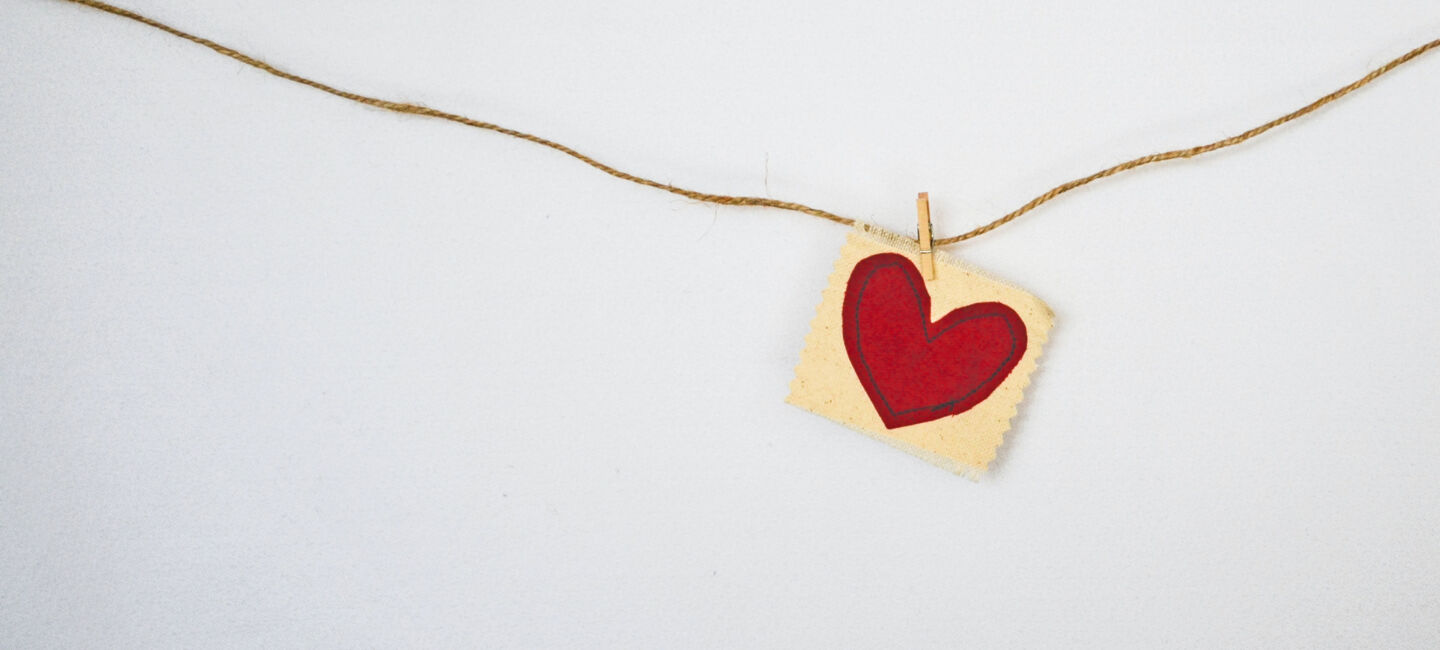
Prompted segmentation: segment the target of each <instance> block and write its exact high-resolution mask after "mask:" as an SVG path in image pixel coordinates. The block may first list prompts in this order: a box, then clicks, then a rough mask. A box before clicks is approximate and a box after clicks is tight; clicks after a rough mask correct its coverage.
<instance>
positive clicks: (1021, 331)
mask: <svg viewBox="0 0 1440 650" xmlns="http://www.w3.org/2000/svg"><path fill="white" fill-rule="evenodd" d="M891 269H894V270H898V271H899V272H900V273H902V274H903V277H904V279H905V281H906V282H907V283H908V285H909V288H910V290H911V291H912V292H913V294H914V298H915V304H916V306H917V307H918V309H919V310H920V322H921V323H923V324H924V325H923V327H924V336H925V345H926V346H927V347H926V349H925V354H926V355H927V356H928V355H931V354H933V353H934V350H933V348H934V347H935V345H936V343H937V341H940V340H941V339H942V338H943V339H949V338H950V337H955V336H960V337H966V336H967V333H968V334H969V339H971V340H970V342H971V343H973V344H977V345H985V346H987V347H992V348H993V349H987V350H985V351H984V352H985V353H986V354H991V355H992V356H995V353H996V352H997V351H998V350H1000V349H1001V348H999V347H993V346H995V345H1003V344H1004V341H1003V340H1001V341H1000V342H999V343H998V344H997V342H996V340H994V337H993V336H992V337H990V338H988V339H987V338H985V337H981V336H978V335H976V334H975V330H976V326H973V325H972V326H969V327H965V326H964V324H965V323H980V322H983V321H985V320H986V319H992V318H998V319H1000V320H1001V322H1002V323H1003V324H1004V325H1005V327H1006V328H1007V329H1008V332H1009V344H1010V349H1009V350H1008V351H1007V353H1006V354H1005V355H1004V359H1003V360H1002V361H1001V362H1000V363H999V364H998V365H996V366H995V367H994V368H993V370H991V371H990V372H989V374H985V373H983V372H982V373H980V374H982V375H984V376H983V377H977V376H966V374H967V373H966V368H965V367H963V366H962V364H961V363H959V361H960V359H956V358H953V357H951V358H927V359H925V360H924V364H925V366H926V369H927V370H926V371H927V373H929V374H932V375H937V376H939V377H940V378H942V379H947V380H953V381H954V382H955V383H954V385H953V387H949V388H947V387H946V386H945V385H944V382H938V383H937V382H927V383H925V384H924V385H920V382H917V381H915V378H914V377H905V376H901V375H903V374H904V371H903V366H904V364H905V363H906V362H905V361H903V360H898V359H888V358H884V357H883V356H877V355H875V354H872V355H871V356H870V357H867V356H866V355H865V352H864V348H863V347H862V346H861V338H862V336H864V335H865V333H864V332H861V320H860V304H861V302H862V301H863V300H864V299H865V296H866V292H867V290H873V289H871V280H872V278H874V277H875V276H876V275H877V274H879V273H885V272H894V271H892V270H891ZM872 295H873V294H872ZM841 317H842V320H843V325H842V330H843V333H844V338H845V351H846V352H847V353H849V355H850V365H851V367H852V368H854V370H855V374H856V376H858V377H859V378H860V384H861V385H862V386H864V387H865V393H866V394H868V395H869V396H870V402H871V403H872V404H874V406H875V411H876V413H878V414H879V415H880V419H881V421H883V422H884V423H885V428H887V429H894V428H896V427H903V426H908V425H911V424H918V423H921V422H929V421H931V420H938V419H940V418H943V417H946V416H949V415H955V414H957V413H963V412H965V411H967V410H970V409H971V408H974V407H975V405H977V404H979V403H980V402H983V401H985V398H987V397H989V396H990V394H991V393H993V392H995V389H996V388H999V386H1000V384H1001V383H1003V382H1004V381H1005V378H1006V377H1008V376H1010V372H1011V371H1012V370H1014V369H1015V366H1016V364H1019V363H1020V359H1021V358H1022V357H1024V356H1025V348H1026V344H1027V342H1028V340H1029V337H1028V336H1027V333H1026V330H1025V321H1023V320H1021V319H1020V315H1019V314H1017V313H1015V310H1014V309H1011V308H1010V307H1008V306H1006V305H1004V304H1002V303H998V302H979V303H974V304H970V305H966V306H964V307H961V308H959V309H956V310H954V311H951V312H950V313H948V314H946V315H945V317H944V318H941V319H940V320H938V321H935V322H933V323H932V322H930V292H929V291H928V290H926V288H925V280H924V279H923V278H921V277H920V272H919V271H918V270H916V269H915V265H914V264H913V263H911V262H910V259H909V258H907V257H905V256H903V255H897V254H895V253H880V254H878V255H872V256H870V257H867V258H865V259H863V260H860V262H859V263H858V264H856V265H855V268H854V269H853V270H852V271H851V272H850V280H849V282H848V283H847V284H846V285H845V303H844V306H843V307H842V309H841ZM906 318H907V319H908V318H909V317H906ZM889 325H890V326H891V327H892V328H893V327H894V326H895V325H899V326H900V327H904V326H905V325H904V324H903V323H898V322H893V321H892V322H891V323H890V324H889ZM957 328H958V329H957ZM887 334H890V335H892V336H893V335H894V334H893V329H887V330H876V331H874V332H871V334H870V335H871V336H882V337H883V336H886V335H887ZM992 334H993V332H992ZM962 342H964V341H962ZM947 343H950V342H949V341H947ZM951 344H952V345H953V343H951ZM910 362H913V359H911V360H910ZM947 364H948V365H947ZM972 370H973V369H972ZM896 373H900V374H899V375H897V374H896ZM970 374H972V375H973V374H975V373H973V372H971V373H970ZM877 375H878V376H877ZM882 383H884V384H885V385H886V388H885V390H884V391H882V389H881V386H880V384H882ZM886 391H888V392H889V393H890V395H888V396H887V395H886ZM901 393H903V394H901ZM937 393H938V397H937ZM917 394H921V395H923V397H921V398H920V399H921V400H925V399H926V398H927V397H928V399H929V400H930V401H922V405H920V406H911V407H908V408H902V409H899V410H897V409H895V408H892V407H891V403H892V402H894V401H895V400H896V399H902V400H904V399H908V400H910V401H915V399H916V395H917ZM941 397H943V399H940V401H933V400H935V399H939V398H941Z"/></svg>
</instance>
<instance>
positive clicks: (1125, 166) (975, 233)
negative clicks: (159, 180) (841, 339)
mask: <svg viewBox="0 0 1440 650" xmlns="http://www.w3.org/2000/svg"><path fill="white" fill-rule="evenodd" d="M65 1H66V2H73V3H75V4H79V5H84V6H87V7H91V8H94V9H98V10H100V11H103V12H106V13H109V14H114V15H116V16H120V17H122V18H128V19H130V20H133V21H135V22H138V23H141V24H143V25H147V26H149V27H153V28H155V29H158V30H160V31H163V32H166V33H168V34H171V35H174V36H177V37H180V38H183V39H185V40H187V41H190V42H192V43H195V44H197V45H202V46H204V47H207V48H209V49H211V50H213V51H215V52H216V53H219V54H222V55H224V56H227V57H229V58H231V59H234V60H236V61H239V62H241V63H243V64H245V65H248V66H250V67H253V68H256V69H258V70H262V71H264V72H268V73H270V74H272V75H275V76H277V77H280V78H281V79H285V80H287V81H293V82H295V83H298V84H301V85H303V86H309V87H311V88H314V89H316V90H319V91H322V92H326V93H329V94H331V95H334V96H336V97H341V98H344V99H348V100H350V101H352V102H357V103H360V104H365V105H367V106H374V107H376V108H382V109H385V110H389V111H394V112H396V113H407V114H410V115H423V116H425V117H433V118H438V119H442V120H446V121H450V122H455V123H457V124H463V125H465V126H469V127H474V128H477V129H483V130H486V131H493V132H495V133H500V134H503V135H508V136H510V137H512V138H519V139H521V140H525V141H527V142H533V143H535V144H538V145H540V146H542V147H548V148H550V149H553V150H555V151H558V152H560V153H563V154H565V155H567V156H570V157H572V158H575V159H576V160H579V161H580V162H583V163H585V164H587V165H590V166H591V167H594V168H595V169H598V170H600V171H602V172H605V173H606V174H609V175H611V176H614V177H616V178H619V179H621V180H626V181H630V182H631V183H636V184H639V185H644V186H646V187H653V188H655V189H657V190H663V191H666V192H669V193H671V194H678V195H680V196H683V197H685V198H688V199H693V200H695V201H703V202H706V203H715V204H719V205H737V206H755V207H766V208H776V209H779V210H790V211H793V212H800V213H803V214H808V215H811V216H815V217H819V218H821V219H825V220H827V221H833V222H835V223H839V224H844V225H847V226H852V225H854V224H855V220H854V219H851V218H849V217H844V216H841V215H838V214H835V213H834V212H829V211H826V210H821V209H819V208H813V207H810V206H808V205H805V204H802V203H795V202H792V201H781V200H777V199H771V198H766V197H758V196H732V195H728V194H711V193H708V192H698V191H695V190H691V189H686V188H683V187H678V186H675V185H671V184H669V183H662V182H660V181H656V180H652V179H649V178H645V177H643V176H638V175H635V174H631V173H629V172H625V171H622V170H620V169H616V168H615V167H611V166H610V165H607V164H605V163H603V162H600V161H599V160H596V159H594V158H591V157H590V156H587V155H585V154H583V153H581V152H579V151H576V150H575V149H572V148H570V147H568V146H566V145H563V144H560V143H559V142H555V141H554V140H549V139H546V138H542V137H540V136H538V135H534V134H530V133H526V132H524V131H519V130H516V129H511V128H508V127H504V126H500V125H498V124H492V123H490V122H483V121H480V120H476V119H474V118H470V117H466V116H464V115H459V114H456V113H449V112H446V111H442V110H438V109H434V108H430V107H428V106H421V105H419V104H410V103H406V102H396V101H390V100H388V99H379V98H376V97H368V96H366V95H361V94H359V93H353V92H350V91H347V90H341V89H339V88H336V87H334V86H331V85H328V84H324V83H321V82H319V81H315V80H314V79H310V78H307V77H303V76H301V75H298V74H294V73H291V72H286V71H284V70H281V69H279V68H276V67H275V66H272V65H270V64H269V63H266V62H264V61H261V60H260V59H257V58H255V57H253V56H250V55H248V54H245V53H244V52H240V51H238V50H235V49H233V48H230V47H227V46H225V45H221V44H219V43H216V42H215V41H212V40H210V39H208V38H204V37H201V36H196V35H194V34H191V33H189V32H186V31H184V30H181V29H177V28H175V27H171V26H170V25H167V24H165V23H162V22H160V21H158V20H155V19H153V18H150V17H148V16H144V15H141V14H138V13H135V12H133V11H130V10H128V9H123V8H120V7H116V6H114V5H111V4H107V3H105V2H101V1H100V0H65ZM1436 48H1440V39H1436V40H1433V41H1430V42H1429V43H1426V44H1424V45H1421V46H1419V47H1417V48H1415V49H1413V50H1410V51H1409V52H1406V53H1405V54H1403V55H1401V56H1399V57H1397V58H1395V59H1394V60H1391V61H1390V62H1389V63H1386V64H1385V65H1382V66H1380V67H1378V68H1375V69H1374V70H1371V71H1370V73H1369V74H1366V75H1365V76H1363V77H1361V78H1359V79H1356V80H1355V81H1353V82H1351V83H1350V84H1348V85H1346V86H1344V87H1343V88H1340V89H1338V90H1336V91H1334V92H1332V93H1330V94H1328V95H1325V96H1324V97H1321V98H1319V99H1317V100H1315V101H1313V102H1310V103H1309V104H1306V105H1305V106H1303V107H1301V108H1299V109H1296V110H1294V111H1292V112H1290V113H1286V114H1285V115H1282V116H1280V117H1277V118H1275V119H1273V120H1270V121H1269V122H1266V123H1264V124H1261V125H1260V126H1257V127H1255V128H1252V129H1250V130H1248V131H1245V132H1243V133H1240V134H1237V135H1233V136H1230V137H1228V138H1223V139H1221V140H1216V141H1214V142H1211V143H1209V144H1202V145H1198V146H1194V147H1188V148H1185V149H1175V150H1172V151H1164V152H1160V153H1153V154H1150V155H1147V156H1141V157H1139V158H1135V159H1133V160H1127V161H1125V162H1122V163H1120V164H1118V165H1114V166H1112V167H1108V168H1105V169H1102V170H1100V171H1098V172H1095V173H1093V174H1090V175H1089V176H1085V177H1082V178H1077V179H1075V180H1072V181H1069V182H1066V183H1062V184H1060V185H1057V186H1055V187H1054V188H1051V189H1050V190H1049V191H1047V192H1045V193H1044V194H1041V195H1039V196H1037V197H1035V198H1033V199H1031V200H1030V201H1029V202H1027V203H1026V204H1025V205H1022V206H1020V207H1019V208H1017V209H1015V210H1014V211H1012V212H1010V213H1008V214H1006V215H1005V216H1003V217H1000V218H999V219H996V220H994V221H991V222H990V223H987V224H985V225H983V226H980V227H978V228H975V229H974V230H971V231H970V232H967V233H965V234H963V235H955V236H953V237H943V238H940V239H936V240H935V241H934V245H935V246H944V245H947V244H954V243H957V242H962V241H965V240H967V239H972V238H975V237H979V236H980V235H983V234H985V233H987V232H990V231H992V230H994V229H996V228H999V227H1000V226H1003V225H1005V224H1007V223H1010V222H1011V221H1014V220H1016V219H1018V218H1020V217H1021V216H1023V215H1025V214H1027V213H1029V212H1030V211H1031V210H1034V209H1035V208H1038V207H1040V206H1041V205H1044V204H1045V203H1048V202H1050V201H1052V200H1054V199H1055V198H1056V197H1058V196H1060V195H1061V194H1064V193H1066V192H1069V191H1070V190H1073V189H1076V188H1079V187H1083V186H1085V185H1089V184H1090V183H1093V182H1095V181H1098V180H1100V179H1102V178H1108V177H1110V176H1114V175H1116V174H1119V173H1121V172H1124V171H1129V170H1131V169H1135V168H1137V167H1143V166H1145V165H1149V164H1153V163H1158V162H1164V161H1167V160H1174V159H1176V158H1193V157H1195V156H1199V155H1201V154H1206V153H1210V152H1211V151H1215V150H1218V149H1224V148H1226V147H1233V146H1235V145H1237V144H1240V143H1242V142H1245V141H1247V140H1250V139H1251V138H1254V137H1257V136H1259V135H1261V134H1263V133H1265V132H1266V131H1269V130H1271V129H1273V128H1275V127H1277V126H1280V125H1282V124H1285V123H1287V122H1291V121H1293V120H1297V119H1299V118H1301V117H1304V116H1306V115H1309V114H1310V113H1313V112H1315V111H1316V110H1319V109H1320V108H1321V107H1323V106H1325V105H1326V104H1329V103H1331V102H1334V101H1336V100H1338V99H1340V98H1341V97H1344V96H1346V95H1348V94H1350V93H1352V92H1354V91H1356V90H1359V89H1360V88H1362V87H1364V86H1366V85H1368V84H1370V83H1371V82H1373V81H1375V80H1376V79H1378V78H1380V77H1381V76H1382V75H1384V74H1386V73H1388V72H1390V71H1391V70H1394V69H1395V68H1398V67H1400V66H1401V65H1404V64H1406V63H1408V62H1410V61H1411V60H1413V59H1415V58H1417V57H1419V56H1420V55H1422V54H1425V53H1426V52H1429V51H1430V50H1433V49H1436Z"/></svg>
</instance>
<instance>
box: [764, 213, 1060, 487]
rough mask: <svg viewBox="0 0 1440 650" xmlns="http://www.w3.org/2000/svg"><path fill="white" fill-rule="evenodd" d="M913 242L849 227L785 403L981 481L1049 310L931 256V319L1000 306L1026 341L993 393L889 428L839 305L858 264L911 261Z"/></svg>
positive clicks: (1013, 407) (1007, 425)
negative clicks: (877, 259)
mask: <svg viewBox="0 0 1440 650" xmlns="http://www.w3.org/2000/svg"><path fill="white" fill-rule="evenodd" d="M918 252H919V251H918V247H917V244H916V243H915V241H914V240H912V239H909V238H906V237H902V236H900V235H896V234H893V233H889V232H886V231H883V230H879V229H877V228H875V227H873V226H866V225H860V226H857V227H856V228H855V229H854V230H852V231H851V232H850V235H849V236H848V238H847V239H846V243H845V246H844V248H843V249H841V251H840V259H839V260H838V261H836V263H835V269H834V272H833V273H831V275H830V283H829V285H828V286H827V287H826V288H825V290H824V292H823V293H822V294H821V300H820V307H819V310H818V311H817V313H816V315H815V320H814V321H813V323H812V324H811V327H810V333H809V334H808V335H807V336H806V337H805V348H804V350H803V351H802V352H801V353H800V363H799V365H798V366H796V368H795V379H794V381H792V382H791V384H790V395H789V397H787V398H786V401H787V402H789V403H791V404H794V405H796V406H799V407H800V408H803V409H806V410H808V411H811V412H813V413H816V414H818V415H823V416H825V417H827V418H830V419H832V420H835V421H836V422H839V423H841V424H843V425H845V426H848V427H851V428H853V429H855V430H857V431H860V432H862V433H866V434H868V435H870V436H873V437H875V438H878V439H880V440H883V441H885V442H888V443H890V444H892V445H894V446H896V447H899V448H900V449H904V450H905V451H908V452H910V453H912V454H915V455H917V456H919V457H921V458H924V459H925V460H928V461H930V462H932V463H934V464H936V465H939V466H941V467H943V468H946V469H948V470H950V471H953V472H956V473H959V474H963V475H965V476H968V477H970V478H972V479H974V478H978V477H979V475H980V474H981V473H983V472H984V471H985V469H986V468H987V467H988V466H989V464H990V461H991V460H993V459H994V458H995V453H996V450H997V449H998V448H999V446H1000V444H1001V443H1002V442H1003V439H1004V435H1005V432H1006V431H1007V430H1009V428H1010V419H1011V418H1012V417H1014V415H1015V412H1016V407H1017V406H1018V405H1019V403H1020V401H1021V399H1022V398H1023V391H1024V389H1025V387H1026V386H1027V385H1029V383H1030V373H1031V372H1032V371H1034V369H1035V365H1036V360H1037V359H1038V358H1039V357H1040V352H1041V347H1042V346H1043V345H1044V343H1045V341H1046V337H1047V335H1048V334H1049V330H1050V325H1051V323H1052V321H1053V319H1054V314H1053V313H1052V312H1051V311H1050V308H1049V307H1046V306H1045V304H1044V303H1042V302H1040V300H1039V299H1037V298H1035V297H1034V296H1031V295H1030V294H1028V293H1025V292H1024V291H1021V290H1019V289H1017V288H1015V287H1013V286H1011V285H1009V284H1006V283H1004V282H1001V281H998V280H994V279H991V278H989V277H986V276H984V275H982V274H981V273H979V272H978V271H976V270H974V269H971V268H968V267H966V266H964V265H962V264H961V263H959V262H957V261H955V260H954V259H951V258H949V257H947V256H945V255H942V254H939V253H937V254H936V260H935V262H936V264H935V266H936V269H935V279H934V280H930V281H926V282H924V285H925V289H926V290H927V291H928V292H929V295H930V314H929V318H930V320H931V322H934V321H938V320H940V319H941V318H942V317H944V316H945V315H946V314H948V313H950V312H951V311H952V310H955V309H958V308H961V307H965V306H967V305H972V304H975V303H982V302H999V303H1002V304H1004V305H1006V306H1008V307H1010V308H1011V309H1013V310H1014V312H1015V313H1016V314H1017V315H1019V317H1020V319H1021V320H1022V321H1023V322H1024V326H1025V336H1026V337H1027V338H1028V341H1027V344H1026V346H1025V350H1024V353H1023V355H1021V358H1020V360H1019V362H1018V363H1017V364H1016V365H1015V366H1014V368H1013V370H1011V371H1010V373H1009V375H1008V376H1006V377H1005V378H1004V380H1003V381H1001V383H1000V384H999V385H998V387H996V388H995V389H994V391H993V392H992V393H990V395H989V396H988V397H986V398H984V399H983V400H982V401H980V402H979V403H978V404H975V405H974V406H973V407H971V408H969V409H968V410H965V411H963V412H960V413H956V414H954V415H948V416H945V417H941V418H939V419H935V420H931V421H927V422H920V423H917V424H909V425H905V426H897V427H895V428H887V427H886V426H885V423H884V421H882V419H881V417H880V415H879V414H878V413H877V406H876V405H875V404H874V403H872V400H871V398H870V396H869V395H868V394H867V393H866V388H865V386H864V385H862V383H861V381H860V379H859V376H858V375H857V371H856V369H855V367H854V366H853V365H852V362H851V357H850V355H849V353H848V352H847V349H846V343H845V338H844V336H845V335H844V333H843V331H842V330H843V323H842V320H843V317H842V310H843V308H844V302H845V296H846V285H847V284H848V283H849V281H850V277H851V273H852V271H854V269H855V266H856V264H859V263H860V262H861V261H862V260H864V259H866V258H869V257H871V256H874V255H879V254H882V253H897V254H899V255H903V256H904V257H906V258H908V259H910V260H914V259H915V258H916V256H917V254H918Z"/></svg>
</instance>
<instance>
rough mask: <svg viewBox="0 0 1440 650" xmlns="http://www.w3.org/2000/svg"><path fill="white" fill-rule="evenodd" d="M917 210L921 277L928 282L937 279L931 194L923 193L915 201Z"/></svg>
mask: <svg viewBox="0 0 1440 650" xmlns="http://www.w3.org/2000/svg"><path fill="white" fill-rule="evenodd" d="M915 210H916V211H917V212H918V213H919V218H920V233H919V235H920V237H919V240H920V275H922V276H924V277H925V279H926V280H934V279H935V249H934V244H933V243H932V242H931V240H930V193H929V192H921V193H920V196H919V197H917V198H916V199H915Z"/></svg>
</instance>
